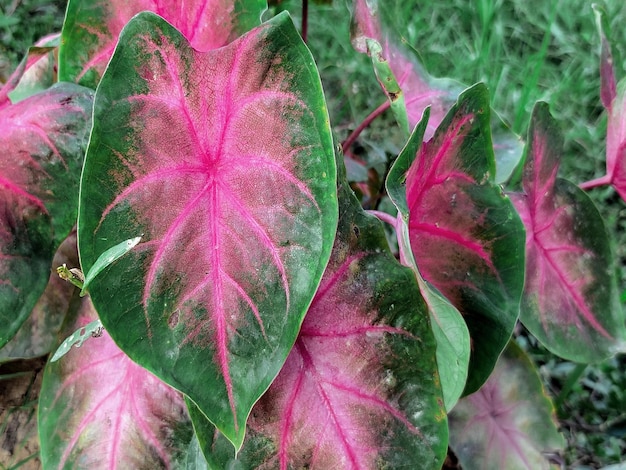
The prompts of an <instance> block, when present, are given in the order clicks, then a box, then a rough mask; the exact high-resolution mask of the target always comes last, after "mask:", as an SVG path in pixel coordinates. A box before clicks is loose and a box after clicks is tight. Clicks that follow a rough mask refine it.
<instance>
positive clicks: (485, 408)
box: [450, 342, 565, 470]
mask: <svg viewBox="0 0 626 470" xmlns="http://www.w3.org/2000/svg"><path fill="white" fill-rule="evenodd" d="M450 447H451V448H452V450H454V453H455V454H456V456H457V457H458V459H459V462H460V464H461V465H462V466H463V468H485V469H488V468H494V469H495V468H497V469H503V470H538V469H545V470H549V469H551V468H553V466H552V465H551V463H550V462H549V460H548V457H547V456H548V455H550V454H556V453H558V452H560V451H563V449H564V447H565V440H564V439H563V436H562V435H561V434H559V432H558V430H557V420H556V416H555V414H554V407H553V406H552V403H551V402H550V400H549V399H548V397H547V396H546V392H545V390H544V389H543V386H542V384H541V380H540V378H539V375H538V374H537V370H536V369H535V367H534V366H533V364H532V362H531V361H530V359H529V358H528V357H527V356H526V354H524V351H522V350H521V348H520V347H519V346H517V345H516V344H515V343H514V342H510V343H509V345H508V346H507V348H506V349H505V350H504V352H503V353H502V356H501V357H500V359H499V360H498V363H497V364H496V368H495V369H494V371H493V374H491V376H490V377H489V380H487V382H486V383H485V385H483V386H482V388H481V389H480V390H479V391H477V392H476V393H474V394H472V395H470V396H468V397H465V398H463V399H462V400H461V401H459V403H458V404H457V406H456V407H455V408H454V410H452V412H451V413H450Z"/></svg>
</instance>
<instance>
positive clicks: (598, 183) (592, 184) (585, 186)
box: [578, 175, 611, 190]
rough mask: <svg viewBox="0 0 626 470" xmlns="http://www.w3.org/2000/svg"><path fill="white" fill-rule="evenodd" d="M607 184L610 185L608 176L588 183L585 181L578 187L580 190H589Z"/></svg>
mask: <svg viewBox="0 0 626 470" xmlns="http://www.w3.org/2000/svg"><path fill="white" fill-rule="evenodd" d="M607 184H611V177H610V176H609V175H604V176H601V177H600V178H596V179H593V180H590V181H585V182H584V183H580V184H579V185H578V187H579V188H580V189H584V190H587V189H591V188H596V187H598V186H605V185H607Z"/></svg>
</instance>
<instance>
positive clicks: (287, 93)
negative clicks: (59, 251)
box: [78, 12, 337, 447]
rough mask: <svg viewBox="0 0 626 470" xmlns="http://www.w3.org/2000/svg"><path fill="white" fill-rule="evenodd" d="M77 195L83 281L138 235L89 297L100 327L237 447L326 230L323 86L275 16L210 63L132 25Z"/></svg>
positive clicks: (324, 247)
mask: <svg viewBox="0 0 626 470" xmlns="http://www.w3.org/2000/svg"><path fill="white" fill-rule="evenodd" d="M80 197H81V212H80V216H79V229H78V234H79V249H80V254H81V262H82V267H83V272H88V271H89V269H91V267H92V265H93V263H94V262H95V260H96V259H97V258H98V256H100V254H101V253H103V252H105V251H106V250H107V249H108V248H110V247H112V246H114V245H116V244H117V243H120V242H122V241H124V240H127V239H131V238H134V237H136V236H138V235H141V236H142V239H141V243H140V244H139V245H137V247H135V248H134V249H133V250H132V251H131V252H130V253H128V254H126V255H124V256H123V257H122V258H120V259H119V260H117V261H116V262H115V263H114V264H113V265H112V266H110V267H109V268H107V269H105V270H104V271H103V272H102V273H101V274H99V275H98V277H97V278H95V279H94V281H93V283H92V284H91V287H90V288H89V292H90V295H91V297H92V299H93V302H94V305H95V306H96V309H97V310H98V312H99V314H100V317H101V319H102V323H103V324H104V326H105V327H106V328H107V330H109V332H110V333H111V336H113V337H114V338H115V340H116V342H117V343H118V344H119V345H120V346H121V347H122V349H124V351H125V352H126V353H127V354H129V355H130V356H131V357H132V358H133V359H134V360H136V361H137V362H138V363H140V364H142V365H144V366H145V367H147V368H148V369H149V370H151V371H153V372H154V373H155V374H157V375H158V376H159V377H161V378H162V379H163V380H165V381H166V382H168V383H170V384H172V385H173V386H175V387H177V388H179V389H180V390H181V391H183V392H184V393H185V394H187V395H188V396H189V397H191V399H192V400H193V401H194V402H196V404H198V406H199V407H200V408H201V409H202V411H203V412H204V413H205V414H206V415H207V416H208V417H209V418H210V419H211V421H212V422H213V423H215V424H216V425H217V426H218V428H219V429H220V430H221V431H222V432H224V434H226V435H227V436H228V438H229V439H231V440H232V441H233V443H234V444H235V445H236V446H237V447H239V446H240V445H241V442H242V440H243V435H244V432H245V424H246V419H247V416H248V414H249V412H250V409H251V407H252V405H253V404H254V403H255V402H256V401H257V399H258V398H259V397H260V396H261V395H262V394H263V392H264V391H265V390H266V389H267V387H268V386H269V384H270V383H271V382H272V380H273V379H274V377H275V376H276V374H277V373H278V371H279V370H280V368H281V366H282V364H283V363H284V361H285V359H286V358H287V355H288V353H289V351H290V349H291V346H292V345H293V342H294V341H295V339H296V336H297V333H298V330H299V328H300V325H301V323H302V318H303V317H304V314H305V312H306V309H307V307H308V305H309V303H310V301H311V299H312V298H313V295H314V293H315V290H316V288H317V285H318V283H319V280H320V278H321V276H322V273H323V271H324V267H325V265H326V263H327V261H328V258H329V256H330V250H331V247H332V242H333V239H334V234H335V228H336V223H337V194H336V168H335V160H334V149H333V144H332V138H331V134H330V128H329V123H328V115H327V114H326V107H325V104H324V99H323V93H322V88H321V83H320V80H319V76H318V75H317V71H316V69H315V65H314V62H313V59H312V58H311V55H310V53H309V52H308V50H307V48H306V46H305V45H304V43H303V42H302V40H301V38H300V36H299V35H298V32H297V31H296V29H295V27H294V25H293V23H292V22H291V20H290V18H289V17H288V15H287V14H286V13H285V14H282V15H279V16H277V17H276V18H274V19H273V20H271V21H270V22H268V23H265V24H264V25H263V26H261V27H259V28H257V29H255V30H253V31H252V32H250V33H248V34H247V35H245V36H244V37H242V38H241V39H239V40H237V41H235V42H233V43H231V44H230V45H229V46H227V47H224V48H221V49H219V50H215V51H210V52H207V53H199V52H197V51H195V50H193V49H192V48H191V47H190V46H189V44H188V42H187V41H186V40H185V38H184V37H183V36H182V35H181V34H180V33H178V32H177V31H176V30H175V29H174V28H173V27H172V26H170V25H169V24H168V23H166V22H165V21H164V20H162V19H161V18H159V17H158V16H156V15H154V14H152V13H147V12H146V13H142V14H140V15H138V16H136V17H135V18H134V19H133V20H132V21H131V22H130V23H129V24H128V26H127V27H126V28H125V30H124V32H123V33H122V35H121V36H120V46H119V47H118V48H117V50H116V53H115V55H114V56H113V58H112V59H111V65H110V66H109V68H108V70H107V72H106V73H105V74H104V76H103V78H102V81H101V83H100V86H99V88H98V92H97V93H96V101H95V110H94V127H93V131H92V135H91V140H90V146H89V150H88V153H87V159H86V162H85V169H84V172H83V180H82V186H81V195H80Z"/></svg>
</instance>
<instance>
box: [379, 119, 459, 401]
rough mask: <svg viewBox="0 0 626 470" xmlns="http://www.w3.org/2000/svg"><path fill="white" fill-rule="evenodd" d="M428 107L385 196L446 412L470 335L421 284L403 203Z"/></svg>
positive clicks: (444, 302)
mask: <svg viewBox="0 0 626 470" xmlns="http://www.w3.org/2000/svg"><path fill="white" fill-rule="evenodd" d="M429 116H430V108H426V110H425V111H424V117H423V118H422V120H421V121H420V123H419V124H418V125H417V127H416V128H415V130H414V132H413V135H412V136H411V139H410V140H409V141H408V142H407V144H406V147H405V148H404V150H403V151H402V153H401V154H400V155H399V156H398V158H397V159H396V161H395V162H394V164H393V166H392V167H391V169H390V171H389V175H388V176H387V181H386V187H387V194H389V197H390V199H391V200H392V202H393V203H394V205H395V206H396V208H397V209H398V216H397V221H396V234H397V237H398V247H399V251H400V262H401V263H402V264H403V265H405V266H408V267H410V268H411V269H412V270H413V271H414V272H415V276H416V278H417V281H418V284H419V287H420V291H421V293H422V296H423V297H424V300H425V301H426V305H427V306H428V312H429V315H430V324H431V327H432V330H433V334H434V336H435V340H436V342H437V369H438V371H439V377H440V380H441V388H442V390H443V399H444V403H445V405H446V409H447V410H451V409H452V408H453V407H454V405H455V404H456V402H457V401H458V399H459V398H460V397H461V395H462V394H463V390H464V389H465V384H466V382H467V374H468V365H469V359H470V350H471V348H470V335H469V331H468V329H467V325H466V324H465V320H464V319H463V316H462V315H461V314H460V313H459V311H458V310H457V309H456V308H455V307H454V305H452V304H451V303H450V302H449V301H448V299H446V298H445V297H444V296H443V295H442V294H441V293H440V292H438V291H437V289H435V288H434V287H433V286H432V285H430V284H428V283H427V282H425V281H424V279H423V278H422V276H421V275H420V273H419V270H418V268H417V264H416V263H415V259H414V258H413V253H412V252H411V245H410V243H409V240H410V237H409V232H408V220H409V209H408V206H407V201H406V188H405V182H406V174H407V172H408V170H409V168H410V167H411V164H412V163H413V161H414V159H415V156H416V155H417V152H418V150H419V148H420V146H421V145H422V139H423V136H424V132H425V130H426V126H427V122H428V118H429Z"/></svg>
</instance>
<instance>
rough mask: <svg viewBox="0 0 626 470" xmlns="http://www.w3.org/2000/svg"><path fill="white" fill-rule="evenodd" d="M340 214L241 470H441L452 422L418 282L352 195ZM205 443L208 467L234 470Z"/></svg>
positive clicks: (210, 440) (215, 439) (256, 417)
mask: <svg viewBox="0 0 626 470" xmlns="http://www.w3.org/2000/svg"><path fill="white" fill-rule="evenodd" d="M340 211H341V212H340V213H341V215H340V219H339V227H338V232H337V239H336V241H335V246H334V248H333V254H332V256H331V260H330V262H329V265H328V268H327V270H326V272H325V274H324V278H323V280H322V283H321V285H320V288H319V290H318V292H317V294H316V296H315V298H314V300H313V302H312V304H311V308H310V309H309V312H308V313H307V316H306V317H305V319H304V323H303V325H302V330H301V332H300V335H299V337H298V340H297V341H296V344H295V346H294V348H293V350H292V351H291V354H290V355H289V358H288V359H287V362H286V363H285V366H284V367H283V369H282V370H281V372H280V374H279V375H278V377H277V378H276V380H275V381H274V383H273V384H272V385H271V386H270V388H269V390H268V392H267V393H266V394H265V395H263V397H261V399H260V400H259V402H258V403H257V404H256V405H255V407H254V408H253V410H252V414H251V418H250V422H249V427H250V429H249V434H248V436H247V438H246V441H245V443H244V446H243V448H242V449H241V451H240V452H239V454H238V456H237V460H238V463H239V464H240V465H243V467H244V468H280V469H287V468H310V469H329V468H337V469H368V468H372V469H374V468H382V467H385V466H386V467H389V468H399V467H402V466H406V465H407V464H409V463H410V466H411V468H423V469H433V468H440V467H441V465H442V460H443V458H444V456H445V453H446V448H447V445H446V444H447V427H446V414H445V408H444V406H443V403H442V400H441V391H440V388H439V380H438V376H437V369H436V362H435V342H434V338H433V336H432V332H431V330H430V325H429V321H428V316H427V315H426V308H425V305H424V302H423V300H422V298H421V296H420V293H419V287H418V285H417V282H416V280H415V276H414V275H413V272H412V271H411V270H410V269H408V268H405V267H402V266H400V265H399V264H398V263H397V261H396V260H395V259H394V258H393V257H392V256H391V255H390V253H389V250H388V247H387V242H386V240H385V235H384V232H383V230H382V227H381V225H380V222H379V221H378V220H376V219H374V218H372V217H371V216H369V215H366V214H365V213H364V212H363V210H362V209H361V207H360V206H359V204H358V202H357V201H356V199H355V197H354V195H353V194H352V192H351V190H350V189H349V188H348V187H347V185H342V187H341V188H340ZM193 418H194V413H193V412H192V419H193ZM200 418H201V417H200ZM194 424H195V423H194ZM195 427H196V429H198V428H199V427H198V426H195ZM206 434H207V432H206V430H205V431H204V436H202V435H201V434H199V437H200V441H201V442H206V443H207V444H206V446H207V447H208V449H207V453H208V454H209V461H212V462H214V464H216V465H217V466H218V467H220V468H227V465H232V464H233V463H234V462H232V459H234V455H233V453H232V449H231V451H230V453H228V452H227V450H228V448H227V447H226V446H224V445H223V443H222V442H221V439H220V437H219V436H218V435H209V436H206Z"/></svg>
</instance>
